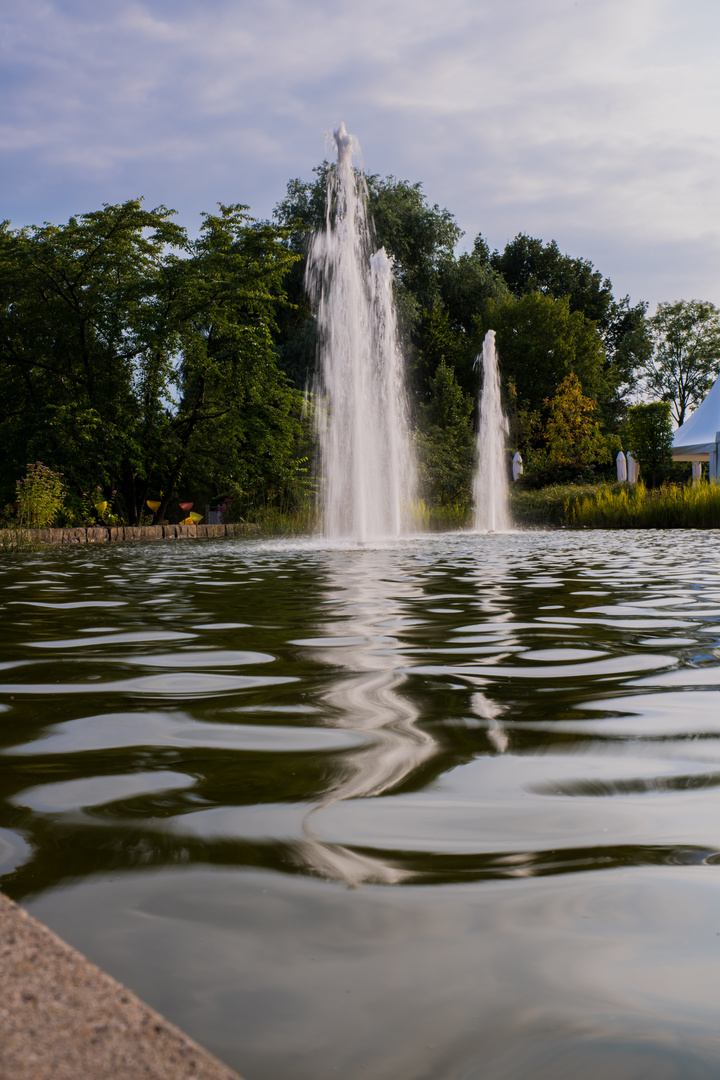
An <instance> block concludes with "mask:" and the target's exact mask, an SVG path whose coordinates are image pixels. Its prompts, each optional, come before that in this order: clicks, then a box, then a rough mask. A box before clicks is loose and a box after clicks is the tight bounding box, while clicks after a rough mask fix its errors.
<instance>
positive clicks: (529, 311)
mask: <svg viewBox="0 0 720 1080" xmlns="http://www.w3.org/2000/svg"><path fill="white" fill-rule="evenodd" d="M481 328H482V331H483V333H484V332H485V331H486V330H489V329H494V330H495V332H496V343H497V350H498V359H499V364H500V371H501V374H502V376H503V379H504V381H505V383H506V385H507V384H510V383H511V384H512V387H513V390H512V394H513V397H514V399H515V402H516V404H515V407H514V408H513V410H511V411H512V413H513V415H515V416H516V417H517V426H516V427H515V429H514V430H511V437H512V441H513V442H515V443H516V445H517V446H518V447H519V448H520V450H521V452H522V453H523V456H525V455H526V454H527V452H528V450H529V449H531V448H533V447H534V448H535V449H541V448H543V446H544V441H545V440H544V436H543V430H544V427H545V424H546V423H547V421H548V419H549V406H548V404H547V402H549V401H551V400H552V399H553V398H554V397H555V395H556V393H557V391H558V388H559V386H560V385H561V383H562V382H563V380H564V379H565V378H567V376H568V375H570V374H571V373H573V374H574V375H575V376H576V377H577V378H578V380H579V383H580V387H581V389H582V392H583V394H585V395H587V396H588V397H591V398H593V399H594V400H596V401H597V400H598V398H599V397H601V396H603V395H606V394H607V392H608V383H607V377H606V373H605V370H604V361H605V352H604V349H603V345H602V342H601V340H600V338H599V337H598V334H597V331H596V328H595V325H594V323H592V322H589V321H588V320H587V319H586V318H585V316H584V315H582V314H581V313H580V312H579V311H575V312H572V311H571V310H570V304H569V301H568V300H567V298H563V299H560V300H555V299H553V297H551V296H544V295H542V294H541V293H537V292H536V293H528V294H527V295H525V296H521V297H518V298H515V297H512V298H510V299H509V300H506V301H504V302H503V301H490V303H489V305H488V308H487V311H486V313H485V316H484V318H483V322H482V326H481ZM511 419H512V417H511Z"/></svg>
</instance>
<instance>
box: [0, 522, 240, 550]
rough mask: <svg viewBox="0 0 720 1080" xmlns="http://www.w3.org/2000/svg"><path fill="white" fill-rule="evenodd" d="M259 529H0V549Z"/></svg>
mask: <svg viewBox="0 0 720 1080" xmlns="http://www.w3.org/2000/svg"><path fill="white" fill-rule="evenodd" d="M259 532H260V526H259V525H254V524H250V525H242V524H237V525H99V526H96V527H94V528H78V529H0V548H2V547H11V546H13V545H15V544H105V543H124V542H125V541H130V540H135V541H137V540H143V541H148V540H194V539H196V538H200V537H205V538H207V537H220V536H256V535H257V534H258V533H259Z"/></svg>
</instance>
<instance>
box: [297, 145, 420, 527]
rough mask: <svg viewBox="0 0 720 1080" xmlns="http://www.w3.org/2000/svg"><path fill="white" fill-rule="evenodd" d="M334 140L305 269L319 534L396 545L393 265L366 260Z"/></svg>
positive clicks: (401, 482) (406, 453)
mask: <svg viewBox="0 0 720 1080" xmlns="http://www.w3.org/2000/svg"><path fill="white" fill-rule="evenodd" d="M334 142H335V147H336V149H337V155H338V163H337V169H336V170H333V171H331V172H330V174H329V179H328V195H327V220H326V227H325V230H324V231H322V232H319V233H317V234H316V235H315V236H314V237H313V239H312V242H311V245H310V250H309V252H308V260H307V271H306V284H307V287H308V290H309V292H310V295H311V297H312V298H313V300H314V302H315V303H316V304H317V319H318V340H319V353H320V374H319V385H318V388H317V389H318V400H321V401H323V400H324V403H325V407H324V408H322V409H319V410H318V439H319V443H320V454H321V466H322V475H323V477H324V483H323V487H322V492H321V504H322V514H323V522H324V530H325V533H326V534H327V535H328V536H331V537H350V538H353V539H356V540H366V539H369V538H380V537H387V536H391V537H395V536H400V535H402V533H403V530H404V528H405V524H406V523H405V521H404V517H405V514H406V507H407V503H408V502H409V500H410V499H411V497H412V491H413V478H414V469H413V466H412V457H411V453H410V440H409V435H408V422H407V407H406V402H405V392H404V387H403V372H402V359H401V356H400V351H399V347H398V341H397V325H396V317H395V309H394V305H393V297H392V287H393V275H392V260H391V259H390V258H389V257H388V255H387V254H386V253H385V249H384V248H381V249H380V250H379V251H376V252H374V254H373V250H374V249H373V245H372V226H371V223H370V222H369V221H368V216H367V188H366V185H365V178H364V176H363V174H362V172H361V171H359V170H356V169H354V168H353V155H354V154H355V155H356V156H357V155H358V154H359V146H358V143H357V140H356V139H355V137H354V136H353V135H348V134H347V132H346V131H345V125H344V124H341V125H340V127H339V128H338V130H337V131H336V132H335V135H334ZM333 209H334V211H335V217H334V221H333V217H332V215H333Z"/></svg>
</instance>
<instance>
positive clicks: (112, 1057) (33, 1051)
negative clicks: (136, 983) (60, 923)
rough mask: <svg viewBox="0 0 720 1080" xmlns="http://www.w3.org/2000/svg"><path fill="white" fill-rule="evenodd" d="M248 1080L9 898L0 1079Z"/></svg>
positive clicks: (1, 980)
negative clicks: (223, 1063)
mask: <svg viewBox="0 0 720 1080" xmlns="http://www.w3.org/2000/svg"><path fill="white" fill-rule="evenodd" d="M104 1077H107V1078H112V1080H240V1078H239V1077H238V1075H237V1073H234V1072H232V1071H231V1070H230V1069H228V1068H227V1067H226V1066H225V1065H222V1064H221V1063H220V1062H219V1061H218V1060H217V1059H216V1058H214V1057H212V1056H211V1055H210V1054H208V1053H207V1051H205V1050H203V1049H202V1048H201V1047H199V1046H198V1045H197V1043H194V1042H192V1040H191V1039H188V1038H187V1036H185V1035H183V1033H182V1032H181V1031H179V1030H178V1029H177V1028H175V1027H173V1025H172V1024H169V1023H168V1022H167V1020H165V1019H163V1017H162V1016H159V1015H158V1013H156V1012H153V1010H152V1009H150V1008H148V1006H147V1005H144V1004H143V1003H142V1002H141V1001H140V1000H139V999H138V998H136V997H135V995H134V994H132V993H130V991H129V990H126V989H125V987H124V986H121V985H120V983H117V982H115V980H114V979H111V978H110V976H109V975H106V974H105V973H104V972H103V971H101V970H100V969H99V968H97V967H95V965H94V964H91V963H90V961H89V960H86V958H85V957H84V956H82V955H81V954H80V953H79V952H76V950H75V949H72V948H71V947H70V946H69V945H67V944H66V943H65V942H64V941H61V940H60V938H59V937H57V936H56V935H55V934H53V933H52V931H50V930H48V929H47V927H45V926H43V925H42V923H39V922H38V921H37V920H36V919H33V918H32V916H30V915H28V913H27V912H26V911H23V910H22V908H20V907H18V906H17V904H14V903H13V902H12V901H11V900H9V899H8V898H7V897H6V896H3V895H2V894H0V1080H101V1078H104Z"/></svg>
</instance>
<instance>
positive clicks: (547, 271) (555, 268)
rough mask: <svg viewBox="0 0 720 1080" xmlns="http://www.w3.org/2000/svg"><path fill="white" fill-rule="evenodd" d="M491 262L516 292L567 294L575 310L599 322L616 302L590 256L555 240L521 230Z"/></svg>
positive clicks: (609, 286)
mask: <svg viewBox="0 0 720 1080" xmlns="http://www.w3.org/2000/svg"><path fill="white" fill-rule="evenodd" d="M491 263H492V266H493V267H494V268H495V269H496V270H498V271H499V272H500V273H501V274H502V276H503V278H504V279H505V281H506V282H507V284H508V286H509V288H510V289H511V291H512V292H513V293H514V294H515V295H516V296H524V295H526V294H528V293H536V292H539V293H542V294H544V295H547V296H552V297H554V298H555V299H560V297H563V296H564V297H567V299H568V303H569V305H570V310H571V311H580V312H582V314H583V315H585V317H586V318H588V319H590V320H592V321H593V322H596V323H600V322H602V321H603V320H604V319H605V317H606V316H607V313H608V311H609V309H610V306H611V304H612V302H613V295H612V285H611V282H610V281H609V280H608V279H607V278H603V276H602V274H601V273H600V271H599V270H595V268H594V267H593V264H592V263H591V262H589V261H588V260H587V259H573V258H571V257H570V256H568V255H563V254H562V253H561V252H560V249H559V247H558V246H557V244H556V243H555V241H554V240H552V241H551V242H550V243H549V244H544V243H543V242H542V240H536V239H535V238H534V237H532V236H526V235H525V234H524V233H519V234H518V235H517V236H516V237H515V239H514V240H511V241H510V243H509V244H507V245H506V247H505V250H504V251H503V252H502V254H500V253H499V252H497V251H496V252H495V253H494V254H493V255H492V257H491Z"/></svg>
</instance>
